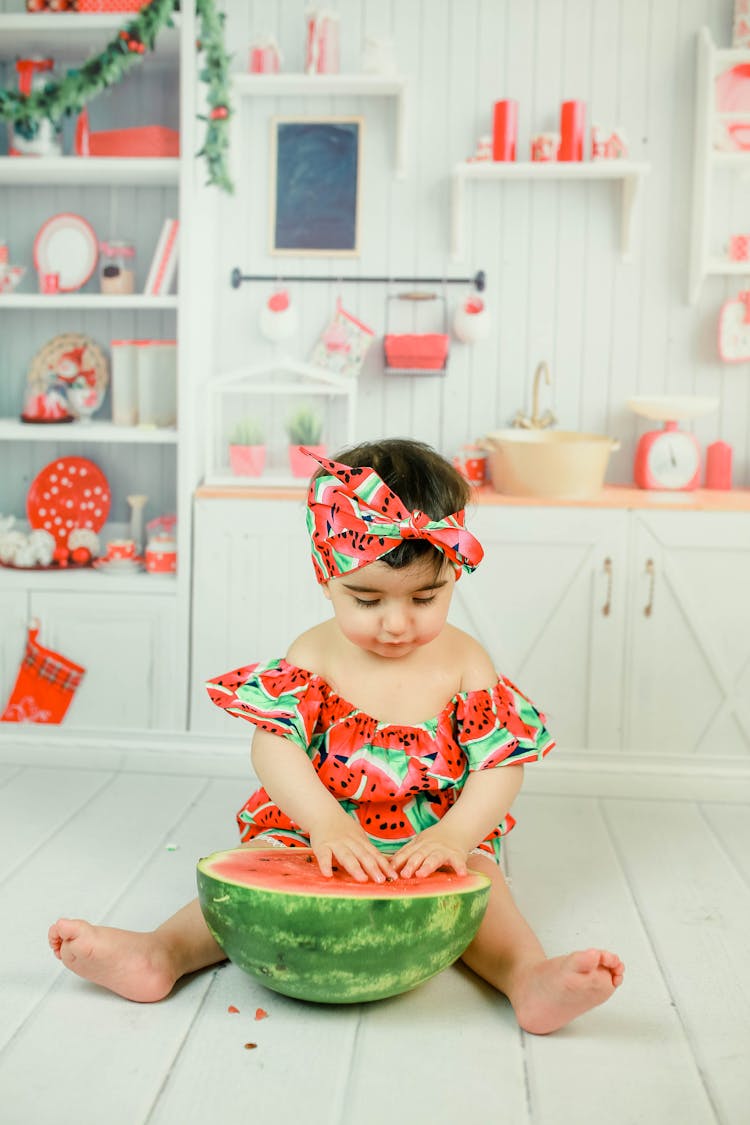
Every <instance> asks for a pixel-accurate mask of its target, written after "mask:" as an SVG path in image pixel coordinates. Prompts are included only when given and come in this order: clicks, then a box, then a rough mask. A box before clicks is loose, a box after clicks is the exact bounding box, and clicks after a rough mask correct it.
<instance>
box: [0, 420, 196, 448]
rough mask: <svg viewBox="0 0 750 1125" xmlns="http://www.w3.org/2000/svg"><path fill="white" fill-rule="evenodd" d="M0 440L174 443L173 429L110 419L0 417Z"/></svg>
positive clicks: (121, 443) (175, 432)
mask: <svg viewBox="0 0 750 1125" xmlns="http://www.w3.org/2000/svg"><path fill="white" fill-rule="evenodd" d="M0 441H54V442H60V443H62V442H66V443H72V444H74V445H79V444H80V443H82V442H86V443H91V442H104V443H106V444H108V445H109V444H112V445H114V444H117V445H176V443H177V431H176V430H173V429H166V428H164V429H159V428H157V427H154V428H153V429H151V428H149V427H147V426H143V427H142V428H141V427H140V426H116V425H115V424H114V423H113V422H94V421H90V422H47V423H42V424H37V425H35V424H34V423H29V422H22V421H21V420H20V418H0Z"/></svg>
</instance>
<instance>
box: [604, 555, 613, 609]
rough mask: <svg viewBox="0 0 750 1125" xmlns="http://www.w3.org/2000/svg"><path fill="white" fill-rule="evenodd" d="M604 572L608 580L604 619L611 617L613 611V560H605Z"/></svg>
mask: <svg viewBox="0 0 750 1125" xmlns="http://www.w3.org/2000/svg"><path fill="white" fill-rule="evenodd" d="M603 570H604V577H605V578H606V579H607V600H606V601H605V603H604V605H603V606H602V617H609V614H610V610H611V609H612V559H610V558H609V557H607V558H606V559H605V560H604V566H603Z"/></svg>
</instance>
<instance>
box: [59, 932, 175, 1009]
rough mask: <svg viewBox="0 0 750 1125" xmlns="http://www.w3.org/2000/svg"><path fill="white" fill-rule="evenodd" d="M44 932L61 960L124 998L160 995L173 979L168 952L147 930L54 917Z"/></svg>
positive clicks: (146, 999) (145, 1000) (145, 998)
mask: <svg viewBox="0 0 750 1125" xmlns="http://www.w3.org/2000/svg"><path fill="white" fill-rule="evenodd" d="M48 936H49V945H50V949H51V950H52V952H53V953H54V955H55V957H57V958H58V959H59V960H60V961H62V963H63V965H65V966H66V967H67V968H68V969H70V970H71V971H72V972H74V973H77V974H78V976H79V977H85V978H86V980H90V981H93V982H94V984H100V985H102V987H103V988H108V989H109V990H110V991H111V992H116V993H117V994H118V995H119V996H124V997H125V999H126V1000H139V1001H141V1002H142V1003H150V1002H152V1001H154V1000H162V999H163V998H164V997H165V996H166V995H167V994H168V993H169V992H171V990H172V987H173V985H174V983H175V981H176V979H177V975H178V974H176V973H175V971H174V969H173V968H172V966H171V964H170V958H169V954H168V953H167V951H166V950H165V949H164V946H163V944H161V943H160V942H159V941H158V939H156V938H155V936H154V935H153V934H150V933H135V932H133V931H130V930H116V929H113V928H111V927H110V926H92V925H90V924H89V923H88V922H84V921H82V920H81V919H80V918H75V919H71V918H60V919H58V921H57V922H55V923H54V924H53V925H52V926H50V928H49V935H48Z"/></svg>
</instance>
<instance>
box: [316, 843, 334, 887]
mask: <svg viewBox="0 0 750 1125" xmlns="http://www.w3.org/2000/svg"><path fill="white" fill-rule="evenodd" d="M315 858H316V859H317V861H318V867H319V868H320V874H321V875H325V877H326V878H327V879H331V878H333V867H332V864H331V849H330V848H327V847H326V848H318V850H317V851H316V852H315Z"/></svg>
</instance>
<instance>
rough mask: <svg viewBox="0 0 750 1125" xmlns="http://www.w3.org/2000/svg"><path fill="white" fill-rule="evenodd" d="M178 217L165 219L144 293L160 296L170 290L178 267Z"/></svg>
mask: <svg viewBox="0 0 750 1125" xmlns="http://www.w3.org/2000/svg"><path fill="white" fill-rule="evenodd" d="M179 230H180V223H179V220H178V219H165V220H164V225H163V226H162V228H161V234H160V235H159V241H158V242H157V244H156V250H155V251H154V256H153V258H152V260H151V266H150V268H149V271H148V277H147V278H146V286H145V288H144V290H143V292H144V293H146V294H148V295H150V296H152V297H159V296H164V294H166V293H168V292H169V288H170V286H171V284H172V280H173V278H174V274H175V269H176V268H177V240H178V235H179Z"/></svg>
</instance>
